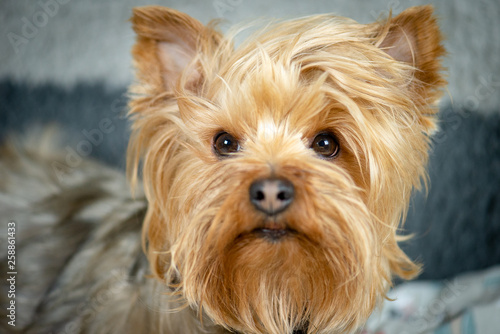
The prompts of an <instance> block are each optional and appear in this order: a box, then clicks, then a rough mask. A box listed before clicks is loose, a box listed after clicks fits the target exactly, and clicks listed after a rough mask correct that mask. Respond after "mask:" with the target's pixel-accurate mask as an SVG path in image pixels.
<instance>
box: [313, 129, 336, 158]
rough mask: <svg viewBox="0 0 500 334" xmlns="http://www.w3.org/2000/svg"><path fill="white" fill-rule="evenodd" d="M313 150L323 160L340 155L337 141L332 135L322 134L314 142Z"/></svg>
mask: <svg viewBox="0 0 500 334" xmlns="http://www.w3.org/2000/svg"><path fill="white" fill-rule="evenodd" d="M311 148H312V149H313V150H314V152H316V153H318V154H319V155H320V156H321V157H323V158H334V157H335V156H337V154H339V150H340V147H339V144H338V142H337V139H336V138H335V137H334V136H333V135H332V134H330V133H320V134H318V135H317V136H316V137H315V138H314V140H313V141H312V144H311Z"/></svg>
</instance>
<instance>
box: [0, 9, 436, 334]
mask: <svg viewBox="0 0 500 334" xmlns="http://www.w3.org/2000/svg"><path fill="white" fill-rule="evenodd" d="M131 21H132V25H133V29H134V31H135V32H136V34H137V41H136V44H135V46H134V48H133V57H134V64H135V67H136V70H137V81H136V83H135V84H133V85H132V87H131V89H130V91H131V100H130V118H131V120H132V122H133V123H132V136H131V140H130V144H129V149H128V166H127V168H128V177H129V181H130V183H131V184H132V186H133V187H134V188H135V189H136V196H137V197H138V198H139V199H137V200H132V199H131V198H130V197H128V196H127V195H124V193H125V192H126V190H125V189H124V188H125V186H124V185H123V179H122V177H121V176H120V173H118V172H114V171H111V170H108V169H106V168H104V167H102V166H100V165H99V164H97V163H94V162H91V161H85V162H83V163H82V165H81V166H80V167H81V168H80V170H81V171H82V172H81V173H80V174H78V175H74V174H75V173H73V174H71V175H69V176H68V177H69V182H67V183H66V184H65V185H64V186H56V185H55V184H56V180H54V178H51V177H50V175H51V173H52V171H51V168H50V166H51V164H53V162H54V161H58V159H59V160H60V159H61V158H60V157H58V156H57V154H55V155H54V154H52V155H51V153H47V152H45V151H44V150H38V152H37V154H28V153H22V152H21V153H20V152H19V150H20V149H19V148H17V149H16V148H13V147H12V145H10V146H6V147H4V149H3V156H4V157H8V159H6V158H4V159H2V165H1V166H0V168H1V169H2V172H3V173H7V175H8V176H9V178H10V179H11V180H12V179H17V180H18V181H19V182H27V181H25V180H24V178H23V177H22V175H23V174H22V173H23V170H27V169H30V168H31V169H33V168H34V167H33V166H34V164H36V165H37V166H40V167H37V169H36V170H37V171H36V177H37V178H36V181H31V182H32V184H33V186H34V188H35V190H33V194H32V195H31V197H30V198H28V199H26V198H24V199H23V200H24V202H22V203H25V205H24V204H23V205H21V204H19V205H18V206H17V207H16V208H17V209H19V206H20V207H21V209H22V208H24V210H28V209H29V210H31V211H30V213H25V216H26V217H24V216H23V217H24V218H16V219H17V220H19V223H18V226H19V229H20V230H21V229H22V231H23V232H22V231H19V232H18V234H19V236H20V237H21V234H22V233H25V234H26V235H29V236H30V237H31V238H32V242H28V241H26V242H25V243H23V241H22V240H21V241H20V243H19V244H18V250H17V251H18V254H19V266H22V265H23V262H24V261H25V265H26V266H28V264H29V266H30V267H29V269H31V271H30V272H29V273H28V274H26V275H27V276H26V277H24V278H22V279H21V278H19V282H18V286H17V289H18V291H19V294H20V295H19V298H18V301H17V302H18V307H19V309H18V317H19V318H18V324H19V327H16V328H11V327H9V329H11V330H12V329H18V330H19V331H25V332H27V333H75V332H78V333H175V334H178V333H183V334H184V333H272V334H292V333H318V334H319V333H323V334H326V333H352V332H356V331H357V330H359V329H360V328H362V326H363V324H364V323H365V321H366V320H367V318H368V316H369V315H370V314H371V312H372V311H373V310H374V308H375V307H376V306H377V305H378V303H379V302H380V301H381V300H383V299H384V297H385V294H386V292H387V290H388V289H389V288H390V286H391V282H392V280H393V277H395V276H397V277H400V278H403V279H410V278H412V277H414V276H415V275H417V274H418V272H419V270H420V266H419V265H418V264H416V263H414V262H413V261H412V260H411V259H409V258H408V257H407V256H406V255H405V253H404V252H403V251H402V250H401V249H400V247H399V244H398V243H399V242H400V241H403V240H404V239H406V238H407V237H405V236H401V235H399V234H400V225H401V223H402V222H403V221H404V218H405V216H406V211H407V208H408V203H409V200H410V197H411V195H412V191H413V190H414V189H419V188H420V187H421V184H422V183H424V184H425V180H426V164H427V160H428V151H429V146H430V135H431V134H432V133H433V132H434V131H435V130H436V113H437V106H436V105H437V101H438V99H439V97H440V96H441V94H442V88H443V87H444V85H445V80H444V78H443V76H442V74H441V71H442V66H441V58H442V56H443V55H444V53H445V51H444V48H443V46H442V44H441V42H442V36H441V33H440V31H439V27H438V24H437V22H436V18H435V17H434V15H433V9H432V7H430V6H422V7H413V8H410V9H408V10H405V11H403V12H402V13H401V14H399V15H397V16H395V17H389V18H388V19H386V20H384V21H379V22H375V23H371V24H359V23H356V22H355V21H353V20H350V19H347V18H342V17H337V16H332V15H317V16H309V17H305V18H301V19H295V20H290V21H281V22H275V23H273V24H270V25H268V26H266V27H265V29H263V30H261V31H258V32H256V33H254V34H253V35H252V36H251V37H249V38H248V39H247V40H246V41H245V42H243V43H242V44H241V45H239V46H235V44H234V37H235V35H236V34H237V32H238V31H237V30H234V31H232V32H230V33H228V34H227V35H226V36H224V35H223V34H221V33H220V32H219V31H218V30H217V29H216V26H215V25H214V24H209V25H207V26H205V25H203V24H201V23H200V22H199V21H197V20H195V19H194V18H192V17H190V16H188V15H186V14H183V13H181V12H178V11H175V10H172V9H167V8H163V7H157V6H152V7H143V8H137V9H135V10H134V12H133V17H132V19H131ZM42 142H43V141H42ZM16 150H17V151H16ZM47 151H50V150H47ZM44 152H45V153H44ZM47 184H51V186H50V187H47ZM37 185H43V189H44V190H43V191H42V190H37V189H39V188H40V189H41V188H42V187H36V186H37ZM47 188H50V191H49V190H47ZM13 189H14V186H13V185H12V186H10V187H9V185H6V186H4V187H3V190H2V192H3V193H6V192H7V193H9V192H11V193H12V192H13V191H14V190H13ZM142 189H144V195H145V198H146V199H147V203H148V204H147V208H146V205H145V204H144V201H142V200H141V199H140V198H141V193H142ZM19 193H20V190H19V189H17V193H16V194H17V196H18V197H20V195H19ZM21 197H22V196H21ZM35 199H36V200H35ZM34 202H36V203H37V205H36V208H34V207H30V205H34V204H32V203H34ZM40 203H41V204H40ZM9 205H10V207H8V208H7V210H6V211H7V212H6V213H4V214H3V217H4V218H5V217H7V218H10V217H16V216H15V214H14V212H15V209H16V208H14V206H15V205H14V204H13V203H11V204H9ZM9 215H10V216H9ZM35 216H36V217H35ZM20 219H25V220H24V222H23V223H21V221H20ZM33 222H36V224H35V223H33ZM23 224H25V225H26V226H28V227H21V225H23ZM141 225H142V227H141ZM141 228H142V238H141V235H140V231H139V230H140V229H141ZM37 238H38V239H37ZM141 244H142V246H143V249H144V252H145V254H146V256H143V251H142V249H141ZM42 245H43V246H42ZM23 257H24V258H23ZM4 271H5V270H4ZM27 271H28V270H27ZM30 275H31V277H28V276H30ZM22 280H23V281H22ZM23 291H24V292H23ZM3 297H4V296H3V295H2V298H3ZM23 297H25V298H24V299H23ZM3 310H4V311H3V312H5V308H3ZM21 310H22V311H21Z"/></svg>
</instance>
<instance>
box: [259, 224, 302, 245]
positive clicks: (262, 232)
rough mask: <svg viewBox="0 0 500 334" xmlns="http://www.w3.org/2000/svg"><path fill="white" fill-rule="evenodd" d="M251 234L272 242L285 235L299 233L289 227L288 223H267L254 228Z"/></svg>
mask: <svg viewBox="0 0 500 334" xmlns="http://www.w3.org/2000/svg"><path fill="white" fill-rule="evenodd" d="M250 234H252V235H254V236H256V237H258V238H263V239H266V240H269V241H272V242H276V241H280V240H282V239H283V238H285V237H288V236H291V235H294V234H297V231H295V230H294V229H292V228H290V227H288V226H287V225H286V224H279V225H278V224H270V225H269V224H267V225H265V226H260V227H257V228H254V229H253V230H252V231H251V232H250Z"/></svg>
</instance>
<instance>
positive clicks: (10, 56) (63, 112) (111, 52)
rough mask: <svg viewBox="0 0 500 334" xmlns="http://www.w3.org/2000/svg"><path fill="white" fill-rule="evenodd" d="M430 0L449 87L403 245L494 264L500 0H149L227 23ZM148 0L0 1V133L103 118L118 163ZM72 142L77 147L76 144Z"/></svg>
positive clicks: (435, 274) (447, 265) (72, 127)
mask: <svg viewBox="0 0 500 334" xmlns="http://www.w3.org/2000/svg"><path fill="white" fill-rule="evenodd" d="M429 2H431V3H433V4H434V5H435V7H436V12H437V14H438V15H439V17H440V18H441V20H440V23H441V26H442V29H443V31H444V33H445V35H446V37H447V41H446V48H447V50H448V51H449V56H448V57H447V58H446V66H447V67H448V69H449V81H450V85H449V94H447V96H446V97H445V98H444V99H443V101H442V115H441V127H442V131H441V132H440V133H438V135H437V136H436V137H435V138H434V144H435V145H434V146H435V148H434V152H433V155H432V158H431V164H430V176H431V187H430V190H429V195H428V197H427V199H426V198H425V197H424V196H422V195H416V196H415V198H414V200H413V201H412V204H411V207H410V212H409V218H408V223H407V225H406V228H407V231H409V232H414V233H415V235H416V237H415V238H414V239H413V240H412V241H411V242H410V243H408V244H407V245H406V246H405V247H406V249H407V250H408V252H409V253H410V255H411V256H412V257H413V258H418V259H420V260H422V261H423V262H424V263H425V272H424V274H423V275H422V276H421V277H422V278H443V277H450V276H452V275H455V274H457V273H460V272H463V271H468V270H475V269H481V268H486V267H489V266H491V265H493V264H495V263H497V264H498V263H500V195H499V192H500V113H499V110H500V108H499V107H500V56H499V55H500V1H498V0H479V1H467V0H456V1H455V0H443V1H417V0H374V1H361V0H349V1H339V0H331V1H326V0H321V1H297V0H292V1H284V0H280V1H270V0H252V1H250V0H215V1H201V0H198V1H195V0H188V1H156V2H155V3H156V4H161V5H165V6H169V7H172V8H175V9H178V10H181V11H184V12H187V13H188V14H190V15H192V16H194V17H195V18H197V19H199V20H200V21H202V22H204V23H206V22H208V21H209V20H211V19H214V18H223V19H224V20H225V23H224V24H223V26H222V27H223V28H227V27H228V26H229V25H231V24H233V23H240V22H242V21H245V20H250V19H255V18H260V17H278V18H291V17H295V16H302V15H309V14H315V13H330V12H333V13H336V14H339V15H343V16H349V17H352V18H354V19H356V20H358V21H360V22H364V23H367V22H371V21H374V20H376V19H377V18H378V17H380V16H384V15H385V16H386V15H387V14H388V12H389V9H390V8H392V9H393V11H394V13H395V14H397V13H399V12H400V11H401V10H403V9H405V8H407V7H410V6H414V5H419V4H424V3H429ZM146 4H151V2H149V1H144V0H136V1H132V0H124V1H119V0H113V1H98V0H59V2H57V1H56V0H40V1H28V0H2V1H1V2H0V31H1V34H0V38H1V42H0V136H3V135H4V134H5V133H6V132H8V131H19V130H21V129H24V128H25V127H26V126H27V125H29V124H32V123H48V122H54V121H56V122H58V123H60V124H62V125H63V126H64V127H65V129H66V130H67V131H68V132H69V133H71V134H72V135H73V137H74V139H75V142H76V143H77V142H78V140H80V139H82V138H84V136H83V132H84V131H90V130H92V129H94V128H97V126H98V123H99V121H101V120H102V119H104V118H109V119H111V120H112V123H113V126H114V128H113V129H114V131H113V132H112V133H110V134H107V135H106V136H105V137H104V138H103V140H102V142H100V143H99V144H97V145H94V146H92V152H91V155H92V156H94V157H96V158H98V159H101V160H103V161H105V162H106V163H108V164H112V165H115V166H118V167H123V165H124V150H125V147H126V143H127V138H128V126H127V122H126V120H125V119H124V117H123V112H124V110H125V108H124V106H125V103H126V98H125V97H124V93H125V91H126V87H127V85H128V84H129V83H130V81H131V80H132V68H131V65H130V63H131V58H130V48H131V45H132V43H133V39H134V35H133V33H132V31H131V29H130V24H129V22H128V21H127V20H128V18H129V17H130V13H131V8H132V7H134V6H139V5H146ZM72 145H73V144H72Z"/></svg>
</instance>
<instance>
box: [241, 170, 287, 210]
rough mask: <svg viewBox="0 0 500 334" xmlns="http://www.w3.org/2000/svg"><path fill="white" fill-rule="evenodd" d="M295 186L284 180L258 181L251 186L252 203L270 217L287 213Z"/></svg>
mask: <svg viewBox="0 0 500 334" xmlns="http://www.w3.org/2000/svg"><path fill="white" fill-rule="evenodd" d="M294 195H295V190H294V187H293V184H292V183H291V182H290V181H288V180H286V179H283V178H267V179H261V180H257V181H255V182H253V183H252V185H251V186H250V201H251V202H252V203H253V205H254V206H255V208H257V210H259V211H262V212H264V213H265V214H266V215H268V216H273V215H277V214H278V213H280V212H283V211H285V210H286V209H287V208H288V207H289V206H290V204H291V203H292V201H293V197H294Z"/></svg>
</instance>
